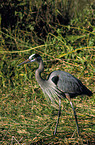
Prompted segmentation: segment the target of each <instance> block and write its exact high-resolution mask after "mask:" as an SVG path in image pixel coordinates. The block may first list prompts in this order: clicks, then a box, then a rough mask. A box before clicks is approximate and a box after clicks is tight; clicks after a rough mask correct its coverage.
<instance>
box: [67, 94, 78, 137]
mask: <svg viewBox="0 0 95 145" xmlns="http://www.w3.org/2000/svg"><path fill="white" fill-rule="evenodd" d="M66 98H67V99H68V100H69V101H70V104H71V107H72V109H73V112H74V117H75V121H76V125H77V132H78V135H79V127H78V121H77V115H76V111H75V109H74V106H73V104H72V102H71V99H70V96H69V95H68V94H66Z"/></svg>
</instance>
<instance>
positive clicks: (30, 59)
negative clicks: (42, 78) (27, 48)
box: [18, 54, 42, 66]
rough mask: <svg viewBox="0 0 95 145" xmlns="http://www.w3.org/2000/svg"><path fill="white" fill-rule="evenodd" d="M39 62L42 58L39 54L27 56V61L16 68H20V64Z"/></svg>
mask: <svg viewBox="0 0 95 145" xmlns="http://www.w3.org/2000/svg"><path fill="white" fill-rule="evenodd" d="M41 60H42V58H41V56H40V55H39V54H32V55H30V56H29V58H28V59H27V60H25V61H24V62H22V63H20V64H19V65H18V66H20V65H22V64H26V63H31V62H34V61H37V62H38V63H39V62H40V61H41Z"/></svg>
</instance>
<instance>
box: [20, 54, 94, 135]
mask: <svg viewBox="0 0 95 145" xmlns="http://www.w3.org/2000/svg"><path fill="white" fill-rule="evenodd" d="M33 61H37V62H38V64H39V67H38V69H37V70H36V72H35V78H36V80H37V82H38V84H39V85H40V87H41V89H42V91H43V92H44V94H45V96H46V97H49V99H50V100H51V101H56V99H59V112H58V119H57V123H56V128H55V131H54V134H55V133H56V132H57V125H58V122H59V117H60V114H61V99H62V98H67V99H68V100H69V101H70V104H71V107H72V109H73V111H74V116H75V121H76V125H77V131H78V133H79V129H78V122H77V116H76V112H75V110H74V107H73V104H72V102H71V98H73V97H76V96H78V95H88V96H91V95H92V92H91V91H90V90H89V89H87V88H86V86H84V85H83V84H82V82H81V81H80V80H79V79H77V78H75V77H74V76H73V75H71V74H69V73H67V72H64V71H60V70H57V71H53V72H52V73H51V74H50V75H49V76H48V79H47V80H44V79H43V78H42V77H41V73H42V72H43V70H44V65H43V60H42V58H41V56H40V55H39V54H33V55H31V56H30V57H29V59H28V60H26V61H24V62H22V63H21V64H23V63H29V62H33ZM21 64H20V65H21Z"/></svg>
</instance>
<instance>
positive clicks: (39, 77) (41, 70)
mask: <svg viewBox="0 0 95 145" xmlns="http://www.w3.org/2000/svg"><path fill="white" fill-rule="evenodd" d="M43 71H44V64H43V61H42V60H41V61H40V63H39V67H38V69H37V70H36V72H35V78H36V80H37V82H38V83H39V82H41V81H43V79H42V77H41V73H42V72H43Z"/></svg>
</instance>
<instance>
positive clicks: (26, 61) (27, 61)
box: [18, 59, 30, 66]
mask: <svg viewBox="0 0 95 145" xmlns="http://www.w3.org/2000/svg"><path fill="white" fill-rule="evenodd" d="M29 62H30V60H29V59H27V60H25V61H23V62H21V63H20V64H19V65H18V66H20V65H22V64H25V63H29Z"/></svg>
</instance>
